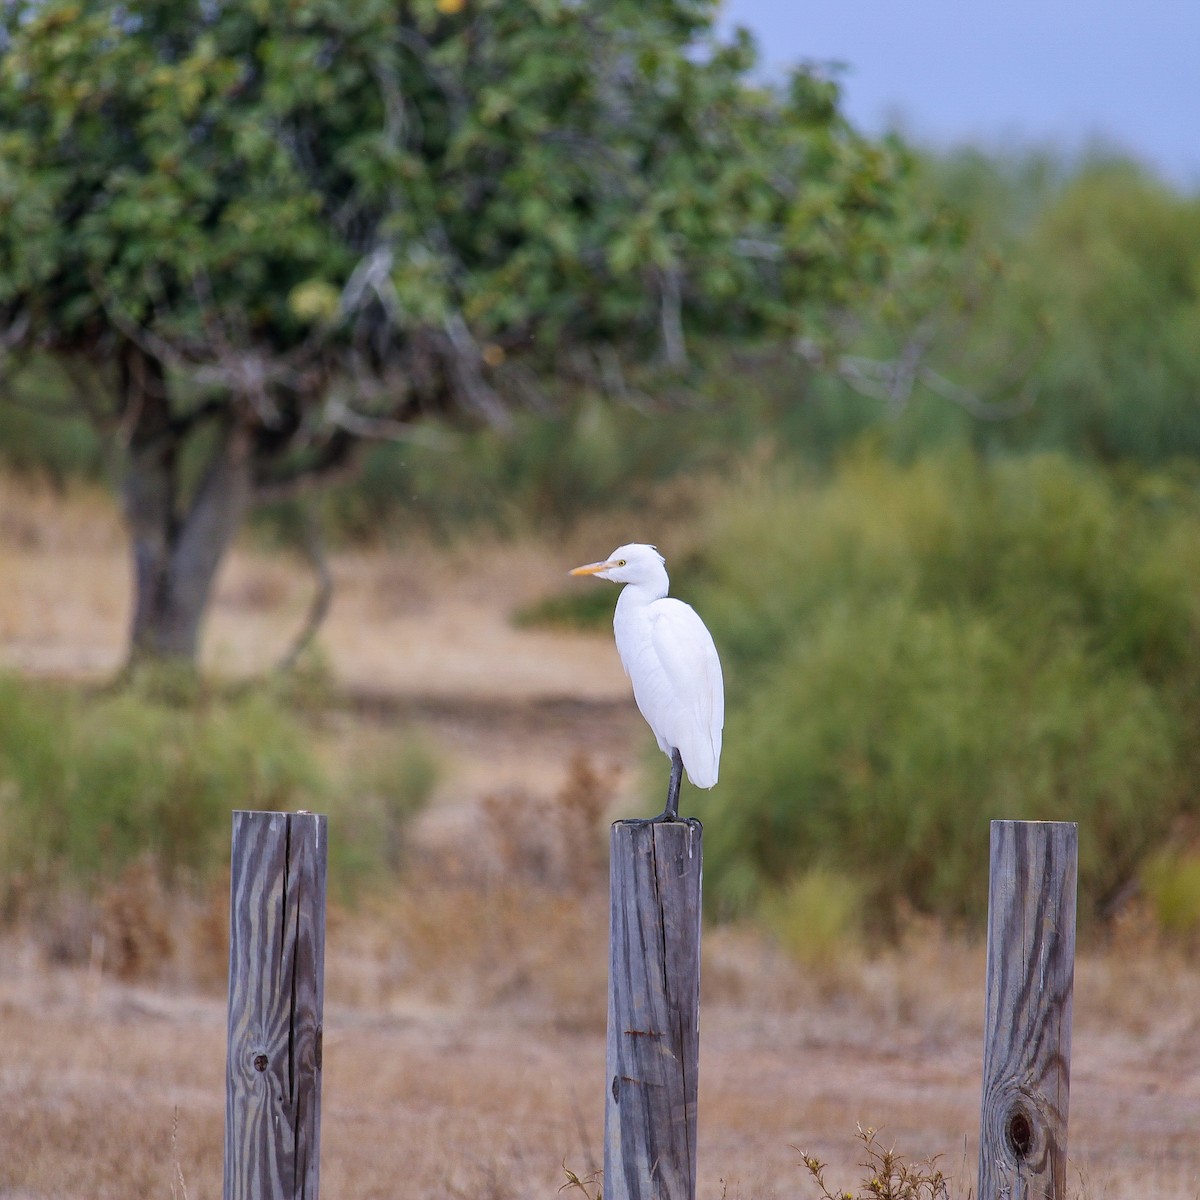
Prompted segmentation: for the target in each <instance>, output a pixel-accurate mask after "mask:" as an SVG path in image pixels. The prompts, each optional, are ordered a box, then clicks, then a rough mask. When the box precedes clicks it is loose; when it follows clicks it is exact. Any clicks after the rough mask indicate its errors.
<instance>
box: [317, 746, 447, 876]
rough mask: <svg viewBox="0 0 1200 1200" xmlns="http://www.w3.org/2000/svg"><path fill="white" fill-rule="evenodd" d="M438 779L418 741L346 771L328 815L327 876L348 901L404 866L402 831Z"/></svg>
mask: <svg viewBox="0 0 1200 1200" xmlns="http://www.w3.org/2000/svg"><path fill="white" fill-rule="evenodd" d="M440 774H441V767H440V763H439V760H438V757H437V755H436V754H435V753H434V751H433V750H432V749H431V748H430V747H429V746H428V745H427V744H426V743H425V742H423V741H422V740H420V739H418V738H412V737H407V738H403V739H400V740H398V741H397V742H396V743H395V745H394V746H392V748H391V749H390V750H389V751H387V752H386V753H384V754H382V755H379V756H376V757H371V758H368V759H367V760H366V761H363V762H359V763H356V764H355V765H354V766H352V767H351V769H350V772H349V776H348V778H347V779H346V780H345V781H344V782H343V785H342V789H341V790H342V793H343V795H345V796H347V797H349V802H348V803H346V804H344V805H339V804H337V803H336V802H335V804H334V806H333V807H334V811H333V812H331V814H330V831H329V853H330V875H331V878H332V879H333V881H334V886H337V887H339V888H340V890H341V892H342V894H343V895H344V896H347V897H349V898H353V897H354V896H356V895H357V894H359V893H360V892H361V891H362V889H363V888H364V887H365V886H367V885H370V884H372V883H378V882H379V881H380V880H381V879H385V878H393V879H394V878H395V876H396V875H397V874H398V873H399V872H400V871H401V870H402V869H403V867H404V866H405V858H406V854H407V850H408V831H409V827H410V825H411V823H412V819H413V817H415V816H416V814H417V813H418V812H420V811H421V809H423V808H424V807H425V804H426V803H427V801H428V800H429V798H430V796H431V795H432V794H433V789H434V787H435V786H436V784H437V782H438V778H439V776H440Z"/></svg>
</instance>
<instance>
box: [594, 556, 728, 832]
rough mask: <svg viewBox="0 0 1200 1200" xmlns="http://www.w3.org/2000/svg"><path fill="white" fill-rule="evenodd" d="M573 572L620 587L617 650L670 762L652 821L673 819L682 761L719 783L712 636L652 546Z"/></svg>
mask: <svg viewBox="0 0 1200 1200" xmlns="http://www.w3.org/2000/svg"><path fill="white" fill-rule="evenodd" d="M571 574H572V575H596V576H599V577H600V578H601V579H611V580H612V581H613V582H614V583H623V584H625V587H624V588H622V589H621V595H620V596H619V597H618V599H617V610H616V613H615V615H614V617H613V631H614V632H615V633H616V636H617V652H618V653H619V654H620V656H621V663H622V665H623V666H624V668H625V673H626V674H627V675H628V676H629V678H630V680H631V682H632V683H633V695H634V699H635V700H636V701H637V706H638V708H639V709H640V710H641V713H642V716H643V717H645V718H646V722H647V724H649V726H650V728H651V729H652V730H653V731H654V736H655V737H656V738H657V739H658V745H659V748H660V749H661V750H662V752H663V753H664V754H665V755H666V756H667V757H668V758H670V759H671V763H672V771H671V784H670V787H669V788H668V792H667V807H666V809H665V811H664V812H663V813H662V814H661V817H658V818H655V819H656V820H660V819H661V820H673V819H674V818H675V816H676V810H677V806H678V794H679V773H680V770H679V768H680V766H681V767H682V768H685V769H686V770H687V774H688V778H689V779H690V780H691V781H692V783H694V784H695V785H696V786H697V787H702V788H710V787H712V786H713V784H715V783H716V782H717V772H718V768H719V766H720V761H721V730H722V728H723V726H724V724H725V689H724V685H723V683H722V679H721V661H720V659H719V658H718V657H717V648H716V646H715V645H714V644H713V640H712V635H711V634H710V633H709V632H708V629H707V628H706V627H705V625H704V622H703V621H701V620H700V618H699V617H698V616H697V615H696V610H695V609H693V608H692V607H691V605H690V604H684V603H683V601H682V600H675V599H673V598H671V597H669V596H668V595H667V589H668V587H669V580H668V578H667V569H666V566H665V565H664V560H663V556H662V555H661V554H659V552H658V551H657V550H656V549H655V548H654V547H653V546H644V545H640V544H638V543H631V544H630V545H628V546H620V547H618V548H617V549H616V550H614V551H613V552H612V554H611V555H609V557H608V558H607V559H605V560H604V561H603V562H595V563H588V564H587V565H586V566H583V567H576V568H575V569H574V570H573V571H572V572H571ZM677 759H678V760H679V761H678V762H677Z"/></svg>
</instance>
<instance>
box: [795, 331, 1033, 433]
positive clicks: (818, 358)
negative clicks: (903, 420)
mask: <svg viewBox="0 0 1200 1200" xmlns="http://www.w3.org/2000/svg"><path fill="white" fill-rule="evenodd" d="M928 348H929V341H928V340H927V339H924V338H919V337H914V338H911V339H910V340H909V341H908V342H907V343H905V346H904V349H903V351H902V352H901V354H900V355H899V357H897V358H892V359H881V358H866V357H864V356H862V355H857V354H842V355H839V356H837V357H836V358H833V359H831V358H830V357H829V356H828V355H827V354H826V353H825V351H824V349H823V348H822V347H821V346H820V345H818V343H816V342H815V341H813V340H812V339H811V338H798V339H797V340H796V341H795V342H794V343H793V349H794V350H795V351H796V353H797V354H799V355H800V356H801V357H802V358H803V359H805V361H806V362H809V363H811V364H812V365H813V366H814V367H816V368H817V369H818V370H823V371H830V370H831V371H833V373H834V374H836V375H837V376H838V378H839V379H841V380H843V381H844V382H845V383H847V384H849V386H850V387H852V388H853V389H854V390H855V391H856V392H858V393H859V395H862V396H866V397H868V398H869V399H872V400H881V401H883V402H884V403H886V404H889V405H891V406H893V407H894V408H898V409H899V408H903V407H904V406H905V405H906V404H907V403H908V401H909V400H910V399H911V398H912V393H913V389H914V388H915V387H916V385H917V384H918V383H921V384H924V386H925V387H927V388H928V389H929V390H930V391H931V392H933V393H934V394H935V395H937V396H941V397H942V399H943V400H949V401H950V402H951V403H953V404H957V405H959V406H960V407H961V408H964V409H966V411H967V412H969V413H970V414H971V415H972V416H973V417H978V418H979V419H980V420H983V421H1006V420H1009V419H1010V418H1012V417H1018V416H1020V415H1021V414H1022V413H1026V412H1028V411H1029V410H1030V409H1031V408H1032V407H1033V405H1034V403H1035V401H1036V393H1035V391H1034V389H1033V388H1032V387H1030V386H1029V385H1028V384H1027V385H1026V386H1025V387H1024V388H1022V389H1021V392H1020V394H1019V395H1018V396H1017V398H1016V399H1015V400H1013V401H1012V402H1011V403H1008V404H997V403H994V402H993V401H990V400H985V399H983V398H982V397H980V396H979V395H978V394H977V393H976V392H974V391H972V390H971V389H970V388H965V387H963V386H962V385H961V384H958V383H955V382H953V381H952V380H950V379H947V378H946V377H945V376H944V375H942V374H940V373H939V372H937V371H935V370H934V369H933V368H932V367H928V366H925V365H924V362H923V361H922V360H923V358H924V356H925V354H926V352H927V351H928Z"/></svg>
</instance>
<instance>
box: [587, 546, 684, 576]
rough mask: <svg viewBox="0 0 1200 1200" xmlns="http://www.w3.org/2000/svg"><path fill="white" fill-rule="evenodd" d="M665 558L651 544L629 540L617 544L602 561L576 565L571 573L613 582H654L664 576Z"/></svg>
mask: <svg viewBox="0 0 1200 1200" xmlns="http://www.w3.org/2000/svg"><path fill="white" fill-rule="evenodd" d="M665 562H666V560H665V559H664V558H663V556H662V555H661V554H659V552H658V551H657V550H655V548H654V547H653V546H644V545H642V544H641V543H640V542H630V544H629V545H628V546H618V547H617V548H616V549H615V550H614V551H613V552H612V553H611V554H610V555H609V556H608V558H606V559H605V560H604V561H603V562H594V563H588V564H587V565H586V566H582V567H576V568H575V569H574V570H573V571H572V572H571V574H572V575H597V576H599V577H600V578H601V579H611V580H612V581H613V583H646V584H650V583H655V582H657V581H659V580H661V579H663V578H664V577H665V576H666V568H665V566H664V564H665Z"/></svg>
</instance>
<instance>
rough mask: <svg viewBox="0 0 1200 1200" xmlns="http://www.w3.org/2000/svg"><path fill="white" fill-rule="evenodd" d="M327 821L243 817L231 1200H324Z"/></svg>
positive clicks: (236, 839)
mask: <svg viewBox="0 0 1200 1200" xmlns="http://www.w3.org/2000/svg"><path fill="white" fill-rule="evenodd" d="M325 869H326V818H325V817H323V816H318V815H316V814H313V813H277V812H235V813H234V814H233V851H232V872H231V879H230V913H229V1047H228V1060H227V1068H226V1093H225V1186H224V1197H225V1200H300V1198H301V1197H303V1200H317V1190H318V1183H319V1178H320V1169H319V1168H320V1148H321V1041H322V1025H321V1022H322V1010H323V1007H324V993H325V982H324V980H325Z"/></svg>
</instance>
